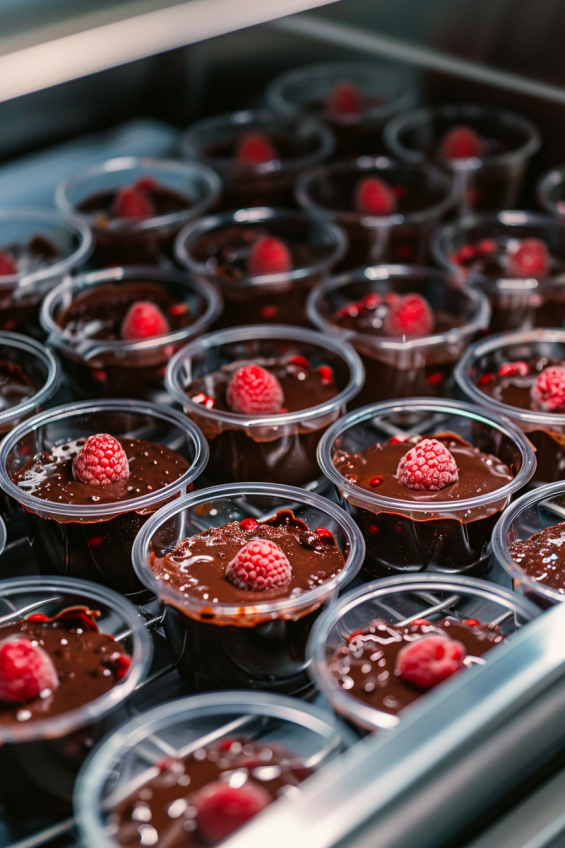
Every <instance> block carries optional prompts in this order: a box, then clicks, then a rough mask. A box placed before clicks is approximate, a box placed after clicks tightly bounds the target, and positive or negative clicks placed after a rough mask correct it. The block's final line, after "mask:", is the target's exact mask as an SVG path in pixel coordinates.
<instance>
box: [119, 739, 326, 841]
mask: <svg viewBox="0 0 565 848" xmlns="http://www.w3.org/2000/svg"><path fill="white" fill-rule="evenodd" d="M155 773H156V774H155ZM310 774H312V770H311V769H308V768H305V767H304V766H303V765H302V762H301V760H300V759H298V758H297V757H296V756H295V755H294V754H292V753H290V752H288V751H286V750H284V749H283V748H281V747H280V746H278V745H276V744H272V743H271V744H269V745H267V744H261V743H259V742H251V741H250V740H248V739H245V738H237V739H222V740H221V741H220V742H216V743H214V744H212V745H208V746H206V747H203V748H198V749H197V750H196V751H194V753H192V754H190V755H189V756H188V757H186V758H185V759H182V760H174V761H172V762H171V761H169V762H168V763H167V764H166V767H162V768H161V769H159V768H158V767H154V768H152V769H149V770H148V779H147V782H146V783H143V784H142V785H141V786H140V787H139V788H136V789H135V790H134V791H133V792H132V793H131V795H129V796H128V797H127V798H126V799H125V800H124V801H122V802H121V803H120V804H119V805H118V806H117V807H116V809H114V810H113V811H112V813H111V814H110V816H109V817H108V826H109V828H110V829H111V832H112V834H113V835H114V837H115V839H116V840H117V842H118V843H119V844H120V845H122V846H124V848H134V847H135V846H140V845H152V846H155V848H195V846H209V845H210V841H207V840H205V839H204V838H203V837H202V835H201V834H200V833H199V830H198V809H197V804H198V793H199V792H200V790H202V789H204V788H205V787H207V786H209V785H210V784H214V783H216V782H217V781H220V782H222V783H226V784H227V785H228V786H232V787H234V788H235V789H239V788H245V787H246V786H250V784H251V785H252V786H253V785H254V786H260V787H261V788H262V789H263V790H264V791H266V792H267V794H268V796H270V800H271V802H272V801H275V800H276V799H277V798H279V797H280V796H281V795H285V794H287V793H290V792H296V791H297V790H296V789H295V787H296V786H298V784H299V783H301V782H302V781H303V780H305V779H306V778H307V777H309V776H310Z"/></svg>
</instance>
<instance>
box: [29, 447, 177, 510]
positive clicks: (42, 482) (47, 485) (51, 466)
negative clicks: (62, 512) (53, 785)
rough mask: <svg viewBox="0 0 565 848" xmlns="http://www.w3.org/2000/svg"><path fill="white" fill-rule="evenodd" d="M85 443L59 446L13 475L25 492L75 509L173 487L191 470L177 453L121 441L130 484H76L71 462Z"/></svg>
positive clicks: (77, 482) (123, 482)
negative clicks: (69, 505)
mask: <svg viewBox="0 0 565 848" xmlns="http://www.w3.org/2000/svg"><path fill="white" fill-rule="evenodd" d="M85 441H86V439H77V440H76V441H69V442H65V443H64V444H62V445H57V447H54V448H53V449H52V451H51V453H47V452H43V453H40V454H38V455H37V456H35V457H33V458H32V459H28V461H27V462H26V463H25V465H24V466H23V467H22V468H21V469H20V470H19V471H18V472H17V473H16V474H14V475H13V479H14V482H15V483H16V484H17V485H18V486H19V487H20V488H21V489H23V490H24V491H26V492H28V493H29V494H31V495H33V496H34V497H36V498H41V499H42V500H46V501H52V502H54V503H64V504H73V505H74V506H80V505H85V504H86V505H88V506H93V505H95V504H109V503H119V502H121V501H128V500H131V499H132V498H139V497H142V496H143V495H147V494H150V493H151V492H157V491H159V489H162V488H163V487H164V486H168V485H169V484H170V483H174V482H175V480H178V478H179V477H181V476H182V475H183V474H184V472H185V471H186V470H187V469H188V468H189V464H188V462H187V461H186V460H185V459H184V458H183V457H182V456H181V455H180V454H178V453H177V452H176V451H174V450H171V448H168V447H165V446H164V445H159V444H156V443H155V442H147V441H145V440H144V439H118V441H119V442H120V444H121V446H122V447H123V449H124V450H125V452H126V454H127V457H128V462H129V469H130V474H129V477H128V479H127V480H124V481H120V482H117V483H109V484H107V485H105V486H94V485H89V484H87V483H81V482H80V481H79V480H75V479H74V477H73V471H72V460H73V456H75V455H76V454H77V453H78V452H79V451H80V449H81V447H82V446H83V445H84V443H85Z"/></svg>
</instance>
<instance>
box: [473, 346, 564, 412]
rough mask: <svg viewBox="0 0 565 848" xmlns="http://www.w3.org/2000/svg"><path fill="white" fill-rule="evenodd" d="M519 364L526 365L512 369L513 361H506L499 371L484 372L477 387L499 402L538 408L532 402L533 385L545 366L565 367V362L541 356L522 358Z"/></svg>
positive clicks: (520, 407)
mask: <svg viewBox="0 0 565 848" xmlns="http://www.w3.org/2000/svg"><path fill="white" fill-rule="evenodd" d="M519 364H520V365H524V366H525V367H524V368H523V369H520V370H519V369H518V366H516V369H515V370H514V371H512V370H510V369H511V366H512V365H513V363H505V365H503V366H502V367H501V368H500V369H499V370H498V372H492V373H487V374H483V375H482V376H481V377H480V378H479V381H478V382H477V387H478V388H479V389H480V390H481V391H482V392H484V393H485V395H488V396H489V397H492V398H494V400H497V401H498V402H499V403H504V404H506V405H507V406H516V407H518V409H531V410H536V409H537V407H536V406H535V404H534V403H533V402H532V396H531V391H532V386H533V385H534V383H535V382H536V380H537V378H538V377H539V375H540V374H541V372H542V371H543V370H544V368H548V367H549V366H553V365H556V366H560V367H565V362H563V361H562V360H560V359H551V358H549V357H547V356H539V357H535V358H533V359H529V360H526V361H522V360H520V363H519ZM507 369H508V370H507ZM524 372H526V373H524ZM556 411H557V410H556Z"/></svg>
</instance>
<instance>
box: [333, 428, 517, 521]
mask: <svg viewBox="0 0 565 848" xmlns="http://www.w3.org/2000/svg"><path fill="white" fill-rule="evenodd" d="M426 438H432V439H436V440H437V441H439V442H441V443H442V444H443V445H445V447H446V448H447V449H448V450H449V452H450V453H451V454H452V456H453V458H454V459H455V462H456V464H457V468H458V469H459V480H458V481H456V482H454V483H451V484H449V485H447V486H445V487H444V488H443V489H440V490H439V491H429V490H417V489H410V488H409V487H408V486H405V485H404V484H403V483H401V482H400V481H399V480H398V478H397V476H396V472H397V469H398V463H399V462H400V460H401V459H402V457H403V456H404V455H405V454H406V453H407V452H408V451H409V450H410V449H411V448H413V447H414V445H415V444H418V442H420V441H422V436H413V437H412V438H410V439H408V440H407V441H397V440H395V439H392V440H391V441H389V442H385V443H383V444H381V443H377V444H375V445H372V446H371V447H369V448H366V449H365V450H364V451H360V452H359V453H355V454H349V453H345V452H343V451H338V452H337V453H336V455H335V456H334V464H335V466H336V468H337V469H338V471H339V473H340V474H341V475H343V477H345V478H346V480H348V481H349V482H351V483H354V484H355V485H356V486H359V487H360V488H362V489H366V490H367V491H369V492H376V493H378V494H379V496H382V497H386V498H395V499H397V500H403V501H406V500H410V501H419V502H422V503H426V504H427V503H430V504H433V502H434V501H450V500H463V499H466V498H474V497H478V496H479V495H486V494H489V492H494V491H496V490H497V489H500V488H501V487H502V486H505V485H506V484H507V483H509V482H510V481H511V480H512V473H511V471H510V469H509V468H508V466H507V465H505V464H504V463H503V462H502V461H501V460H500V459H498V457H496V456H493V455H491V454H486V453H482V451H480V450H479V448H475V447H473V446H472V445H470V444H469V443H468V442H466V441H464V440H463V439H462V438H461V437H460V436H458V435H457V434H455V433H436V434H435V435H433V436H427V437H426Z"/></svg>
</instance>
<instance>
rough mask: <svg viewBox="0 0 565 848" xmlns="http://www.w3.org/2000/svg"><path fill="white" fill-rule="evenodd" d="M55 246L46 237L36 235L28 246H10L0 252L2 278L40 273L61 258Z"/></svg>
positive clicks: (0, 274) (15, 244)
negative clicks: (41, 269) (40, 270)
mask: <svg viewBox="0 0 565 848" xmlns="http://www.w3.org/2000/svg"><path fill="white" fill-rule="evenodd" d="M59 256H60V254H59V251H58V250H57V248H56V247H55V245H54V244H53V243H52V242H51V241H50V240H49V239H48V238H45V236H42V235H39V234H38V235H35V236H33V237H32V238H31V239H30V240H29V242H27V243H26V244H17V243H14V244H9V245H6V246H5V247H3V248H1V250H0V278H1V277H5V276H11V275H12V274H18V275H20V276H21V275H24V274H32V273H33V272H34V271H39V269H40V268H44V267H45V266H46V265H50V264H52V263H53V262H55V261H56V260H57V259H58V258H59Z"/></svg>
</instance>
